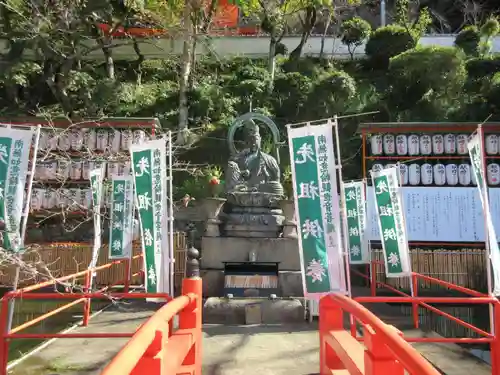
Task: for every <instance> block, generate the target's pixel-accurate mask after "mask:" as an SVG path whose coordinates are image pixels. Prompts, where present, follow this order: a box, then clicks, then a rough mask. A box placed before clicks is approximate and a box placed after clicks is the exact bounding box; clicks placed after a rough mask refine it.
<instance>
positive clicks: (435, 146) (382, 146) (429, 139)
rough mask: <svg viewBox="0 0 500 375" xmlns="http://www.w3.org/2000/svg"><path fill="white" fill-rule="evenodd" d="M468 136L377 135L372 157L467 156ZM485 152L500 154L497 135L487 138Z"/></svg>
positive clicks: (372, 143)
mask: <svg viewBox="0 0 500 375" xmlns="http://www.w3.org/2000/svg"><path fill="white" fill-rule="evenodd" d="M467 142H468V135H466V134H457V135H455V134H445V135H443V134H434V135H432V136H431V135H428V134H424V135H420V136H419V135H416V134H411V135H405V134H399V135H396V136H394V135H393V134H384V135H381V134H376V135H373V136H371V138H370V146H371V152H372V155H382V154H385V155H394V154H396V155H410V156H413V155H442V154H458V155H467V154H468V153H469V150H468V149H467ZM485 152H486V153H487V154H488V155H496V154H498V153H499V152H500V149H499V139H498V136H497V135H496V134H489V135H487V136H486V137H485Z"/></svg>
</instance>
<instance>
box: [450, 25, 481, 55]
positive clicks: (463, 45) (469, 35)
mask: <svg viewBox="0 0 500 375" xmlns="http://www.w3.org/2000/svg"><path fill="white" fill-rule="evenodd" d="M480 42H481V35H480V34H479V30H478V28H477V27H476V26H467V27H465V28H464V29H463V30H462V31H460V32H459V33H458V35H457V37H456V38H455V46H456V47H458V48H460V49H461V50H462V51H464V52H465V54H466V55H470V56H477V55H478V54H479V43H480Z"/></svg>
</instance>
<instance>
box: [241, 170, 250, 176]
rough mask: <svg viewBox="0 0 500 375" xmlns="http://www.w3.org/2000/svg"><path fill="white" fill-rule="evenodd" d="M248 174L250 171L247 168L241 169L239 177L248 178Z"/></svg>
mask: <svg viewBox="0 0 500 375" xmlns="http://www.w3.org/2000/svg"><path fill="white" fill-rule="evenodd" d="M249 176H250V171H249V170H248V169H245V170H243V171H241V177H243V178H248V177H249Z"/></svg>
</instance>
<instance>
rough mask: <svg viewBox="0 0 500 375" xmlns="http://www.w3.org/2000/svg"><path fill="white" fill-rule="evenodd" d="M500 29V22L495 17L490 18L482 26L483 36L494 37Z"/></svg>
mask: <svg viewBox="0 0 500 375" xmlns="http://www.w3.org/2000/svg"><path fill="white" fill-rule="evenodd" d="M499 31H500V24H499V23H498V20H497V19H496V18H495V17H491V18H489V19H488V20H487V21H486V22H485V23H484V24H483V26H481V36H483V37H485V38H492V37H494V36H496V35H497V34H498V32H499Z"/></svg>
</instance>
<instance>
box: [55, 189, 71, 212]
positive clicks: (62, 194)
mask: <svg viewBox="0 0 500 375" xmlns="http://www.w3.org/2000/svg"><path fill="white" fill-rule="evenodd" d="M69 195H70V191H69V189H66V188H62V189H59V190H57V194H56V197H57V207H58V208H64V207H66V206H67V205H68V197H69Z"/></svg>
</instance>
